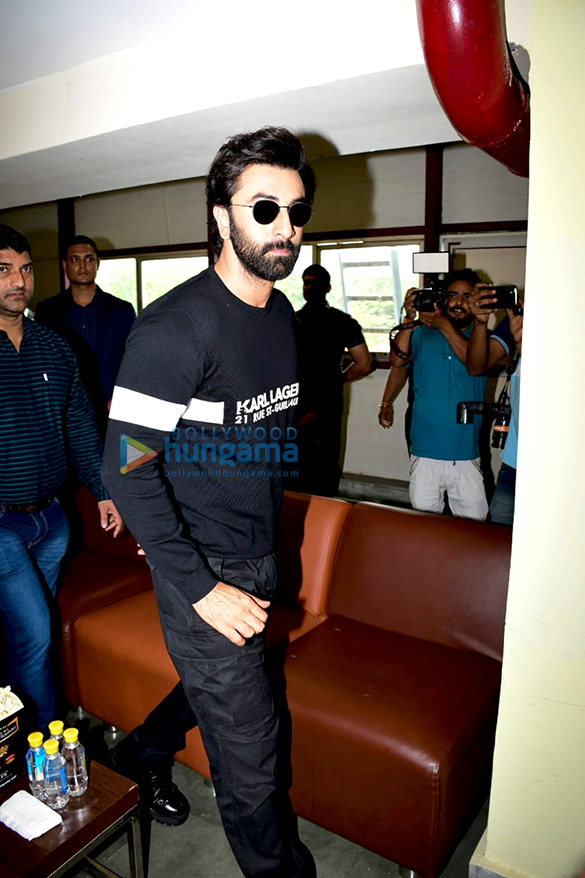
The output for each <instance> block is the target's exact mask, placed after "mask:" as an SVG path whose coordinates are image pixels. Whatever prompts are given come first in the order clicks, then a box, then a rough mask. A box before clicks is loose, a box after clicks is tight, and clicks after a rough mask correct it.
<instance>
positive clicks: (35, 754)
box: [26, 732, 47, 802]
mask: <svg viewBox="0 0 585 878" xmlns="http://www.w3.org/2000/svg"><path fill="white" fill-rule="evenodd" d="M27 740H28V744H29V749H28V752H27V754H26V770H27V772H28V782H29V784H30V791H31V793H32V794H33V796H35V798H37V799H41V801H43V802H44V801H45V799H46V798H47V797H46V795H45V777H44V774H43V766H44V764H45V750H44V748H43V736H42V734H41V732H31V734H30V735H29V736H28V739H27Z"/></svg>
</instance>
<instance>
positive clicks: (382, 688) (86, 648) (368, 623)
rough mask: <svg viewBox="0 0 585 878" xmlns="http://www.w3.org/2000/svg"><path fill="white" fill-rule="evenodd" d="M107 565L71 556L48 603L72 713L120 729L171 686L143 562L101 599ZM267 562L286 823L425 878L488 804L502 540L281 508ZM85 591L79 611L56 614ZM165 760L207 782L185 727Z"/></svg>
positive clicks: (313, 500)
mask: <svg viewBox="0 0 585 878" xmlns="http://www.w3.org/2000/svg"><path fill="white" fill-rule="evenodd" d="M100 536H102V537H103V536H104V535H100ZM88 548H91V546H89V547H88ZM106 555H107V549H105V548H104V549H103V550H102V551H100V552H99V556H98V557H96V555H95V553H94V554H88V553H87V549H86V548H84V549H83V551H82V552H81V554H80V556H79V557H78V558H77V559H76V564H75V565H72V567H71V570H70V571H69V574H68V577H67V581H66V584H65V588H64V589H63V591H62V592H61V598H60V600H61V606H62V612H63V614H64V617H65V619H66V620H68V621H67V622H66V625H69V633H68V638H67V642H66V643H65V642H64V654H65V653H67V655H66V656H65V655H64V672H65V674H66V675H68V677H69V679H68V687H69V688H68V691H69V692H71V693H72V694H75V695H76V696H77V700H76V702H75V701H74V702H73V703H80V704H81V705H82V706H83V707H84V708H85V709H86V710H88V711H89V712H90V713H92V714H94V715H95V716H98V717H100V718H101V719H103V720H105V721H106V722H108V723H112V724H114V725H116V726H118V727H120V728H122V729H124V730H125V731H129V730H130V729H131V728H132V727H133V726H134V725H136V724H137V723H139V722H140V721H141V720H142V719H143V718H144V716H145V715H146V713H147V712H148V711H149V710H150V709H151V708H152V707H153V706H154V705H155V704H156V703H157V702H158V701H159V700H160V698H161V697H162V696H163V695H165V694H166V693H167V692H168V691H169V689H170V688H171V687H172V686H173V685H174V684H175V682H176V680H177V677H176V673H175V670H174V668H173V666H172V664H171V662H170V659H169V658H168V655H167V653H166V650H165V647H164V643H163V639H162V634H161V631H160V626H159V623H158V616H157V612H156V605H155V601H154V595H153V592H152V590H151V588H150V587H148V586H147V585H146V581H145V579H144V578H143V574H145V573H146V567H145V565H144V563H143V562H142V561H141V560H136V559H135V558H133V557H128V558H126V557H123V558H120V559H119V561H120V565H121V566H120V571H121V579H120V594H119V595H118V596H116V595H115V587H116V584H115V582H113V581H111V582H109V585H108V586H106V583H105V581H104V580H105V579H106V578H108V577H110V576H111V575H112V567H111V565H112V564H113V566H114V568H115V566H116V563H117V562H116V561H115V560H114V559H112V558H106ZM84 556H86V558H87V563H88V564H89V565H90V567H91V571H86V572H85V574H84V572H83V571H84V563H85V562H84ZM278 556H279V570H280V597H279V601H278V604H276V605H275V606H274V607H273V609H272V612H271V618H270V622H269V625H268V643H269V646H270V650H269V655H270V657H271V666H273V668H274V669H275V671H278V667H279V662H280V661H283V662H284V664H283V669H284V680H285V682H286V688H287V700H288V706H289V710H290V715H291V717H292V748H291V757H292V788H291V796H292V799H293V804H294V806H295V809H296V811H297V813H298V814H300V815H301V816H303V817H306V818H307V819H309V820H311V821H313V822H315V823H318V824H320V825H322V826H324V827H326V828H327V829H330V830H332V831H333V832H335V833H337V834H339V835H342V836H344V837H346V838H348V839H350V840H352V841H355V842H356V843H358V844H360V845H362V846H364V847H366V848H369V849H371V850H373V851H376V852H377V853H379V854H381V855H382V856H384V857H387V858H389V859H391V860H393V861H395V862H397V863H399V864H400V865H401V866H403V867H405V868H408V869H410V870H413V871H414V872H417V873H419V874H420V875H423V876H425V878H434V876H437V875H438V874H439V873H440V871H441V870H442V869H443V868H444V866H445V865H446V863H447V861H448V859H449V857H450V855H451V854H452V852H453V850H454V848H455V846H456V845H457V844H458V842H459V841H460V839H461V837H462V835H463V834H464V833H465V831H466V830H467V828H468V826H469V824H470V823H471V821H472V820H473V818H474V817H475V815H476V813H477V811H478V809H479V807H480V805H481V803H482V802H483V801H484V799H485V798H486V796H487V793H488V790H489V779H490V772H491V754H492V749H493V737H494V730H495V721H496V711H497V704H498V691H499V681H500V669H501V657H502V641H503V630H504V617H505V605H506V593H507V582H508V571H509V561H510V531H509V529H508V528H504V527H498V526H497V525H489V524H482V523H479V522H472V521H467V520H463V519H453V518H448V517H443V516H434V515H426V514H423V513H416V512H411V511H408V510H400V509H394V508H391V507H385V506H379V505H377V504H373V503H357V504H356V505H355V506H351V505H350V504H348V503H346V502H344V501H341V500H331V499H326V498H321V497H312V496H308V495H302V494H292V493H289V494H287V495H286V497H285V503H284V509H283V518H282V537H281V541H280V545H279V550H278ZM122 562H125V563H122ZM102 564H105V565H106V566H100V565H102ZM129 564H135V565H137V569H140V570H141V574H140V575H139V574H138V573H137V570H134V572H133V570H131V569H130V568H129V566H128V565H129ZM72 577H75V579H76V580H78V585H77V586H75V583H74V582H73V581H72ZM83 582H84V583H85V588H86V589H88V583H91V589H93V588H94V587H95V589H96V598H97V604H96V605H95V606H94V607H91V606H90V604H91V598H90V596H89V594H88V595H86V597H85V598H84V599H83V600H82V599H81V598H80V597H79V595H77V596H76V598H75V599H73V600H72V594H74V593H75V590H76V587H77V588H79V587H80V584H81V583H83ZM143 586H144V587H143ZM81 587H83V586H81ZM91 589H90V590H91ZM70 601H71V602H70ZM286 644H288V645H286ZM283 646H284V647H285V648H283ZM177 758H178V760H179V761H181V762H183V763H184V764H186V765H188V766H190V767H191V768H193V769H194V770H196V771H198V772H199V773H201V774H203V775H205V776H208V774H209V772H208V766H207V760H206V757H205V753H204V750H203V747H202V744H201V739H200V736H199V734H198V732H197V731H196V730H194V731H193V732H191V733H190V734H189V736H188V741H187V747H186V749H185V750H184V751H182V752H181V753H179V754H178V755H177Z"/></svg>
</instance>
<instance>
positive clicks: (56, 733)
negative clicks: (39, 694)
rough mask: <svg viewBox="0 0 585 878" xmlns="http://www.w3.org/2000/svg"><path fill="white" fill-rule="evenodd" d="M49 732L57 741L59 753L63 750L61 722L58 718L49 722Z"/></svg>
mask: <svg viewBox="0 0 585 878" xmlns="http://www.w3.org/2000/svg"><path fill="white" fill-rule="evenodd" d="M49 732H50V734H51V738H55V740H56V741H58V742H59V753H60V752H61V751H62V750H63V723H62V721H61V720H60V719H54V720H53V722H52V723H49Z"/></svg>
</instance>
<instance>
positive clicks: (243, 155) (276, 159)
mask: <svg viewBox="0 0 585 878" xmlns="http://www.w3.org/2000/svg"><path fill="white" fill-rule="evenodd" d="M250 165H272V167H275V168H285V169H286V170H291V171H298V173H299V176H300V178H301V180H302V181H303V184H304V186H305V201H307V202H308V203H309V204H311V203H312V201H313V197H314V195H315V175H314V174H313V170H312V168H311V166H310V165H309V164H308V163H307V157H306V154H305V148H304V146H303V144H302V143H301V141H300V140H299V139H298V137H295V135H294V134H292V133H291V132H290V131H288V130H287V129H286V128H273V127H266V128H260V130H259V131H253V132H252V133H249V134H236V135H235V137H231V138H230V139H229V140H228V141H227V142H226V143H224V145H223V146H222V147H221V149H220V150H219V152H218V153H217V155H216V156H215V158H214V160H213V163H212V165H211V167H210V169H209V173H208V175H207V182H206V185H205V192H206V194H207V209H208V213H209V217H210V227H211V240H212V243H213V249H214V250H215V252H216V253H221V248H222V246H223V240H222V238H221V236H220V234H219V230H218V228H217V223H216V221H215V218H214V216H213V214H212V208H213V206H214V205H215V204H220V205H222V207H227V206H228V205H229V203H230V201H231V200H232V197H233V194H234V192H235V191H236V189H237V187H238V182H239V179H240V177H241V175H242V174H243V172H244V171H245V170H246V168H248V167H249V166H250Z"/></svg>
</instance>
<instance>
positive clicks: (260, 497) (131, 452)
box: [102, 128, 315, 878]
mask: <svg viewBox="0 0 585 878" xmlns="http://www.w3.org/2000/svg"><path fill="white" fill-rule="evenodd" d="M313 194H314V177H313V174H312V171H311V169H310V168H309V166H308V165H307V164H306V161H305V154H304V150H303V147H302V145H301V143H300V141H298V140H297V138H296V137H294V135H292V134H291V133H290V132H288V131H286V130H285V129H279V128H265V129H262V130H260V131H257V132H255V133H253V134H244V135H239V136H236V137H234V138H232V139H231V140H229V141H228V142H227V143H226V144H225V145H224V146H223V147H222V148H221V149H220V151H219V152H218V154H217V156H216V158H215V159H214V162H213V164H212V167H211V169H210V172H209V175H208V178H207V200H208V205H209V208H210V210H211V211H212V214H213V220H212V235H213V243H214V248H215V251H216V253H218V254H219V256H218V259H217V262H216V263H215V265H214V266H213V267H211V268H209V269H207V271H204V272H203V273H202V274H200V275H198V276H197V277H195V278H193V279H191V280H189V281H187V282H186V283H184V284H182V285H181V286H179V287H177V288H176V289H174V290H172V291H171V292H170V293H168V294H167V295H166V296H163V297H162V298H161V299H159V300H158V301H157V302H155V303H154V304H153V305H151V306H150V307H149V308H147V309H146V310H145V311H144V312H143V313H142V314H141V315H140V317H139V318H138V320H137V321H136V324H135V326H134V328H133V330H132V332H131V335H130V338H129V340H128V343H127V348H126V353H125V356H124V360H123V362H122V366H121V368H120V372H119V374H118V378H117V382H116V387H115V390H114V395H113V400H112V406H111V411H110V422H109V427H108V435H107V440H106V451H105V455H104V465H103V473H102V474H103V479H104V483H105V485H106V486H107V487H108V489H109V490H110V491H111V493H112V496H113V497H114V498H115V500H116V502H117V504H118V506H119V508H120V511H121V513H122V515H123V517H124V519H125V521H126V522H127V524H128V526H129V528H130V530H131V531H132V533H133V535H134V536H135V537H136V539H137V540H138V542H139V543H140V544H141V546H142V547H143V549H144V551H145V553H146V558H147V561H148V563H149V566H150V567H151V570H152V578H153V583H154V588H155V593H156V598H157V603H158V608H159V614H160V619H161V625H162V628H163V632H164V636H165V641H166V644H167V648H168V650H169V654H170V656H171V658H172V660H173V662H174V664H175V667H176V668H177V671H178V673H179V676H180V678H181V682H180V683H179V684H178V685H177V687H176V688H175V689H174V690H173V691H172V692H171V693H170V695H169V696H167V698H166V699H164V701H163V702H162V703H161V704H160V705H158V707H157V708H155V710H154V711H153V712H152V713H151V714H150V715H149V716H148V717H147V719H146V720H145V722H144V723H143V724H142V725H141V726H140V727H138V729H136V730H135V731H134V732H133V733H132V734H131V735H130V736H129V738H128V739H127V741H126V742H124V744H125V754H124V757H125V759H126V761H128V760H129V761H130V762H131V763H132V764H133V765H134V766H135V767H136V770H138V767H139V766H143V768H144V769H145V771H146V772H147V774H148V778H149V780H150V784H149V786H147V789H148V792H149V794H150V796H151V813H152V815H153V816H154V817H155V818H156V819H159V820H161V821H163V822H167V823H175V824H177V823H180V822H183V820H185V819H186V817H187V814H188V803H187V802H186V800H185V799H184V797H183V796H182V794H181V793H180V792H179V790H177V788H176V787H175V786H174V784H172V783H171V775H170V770H171V766H172V760H173V756H174V753H175V751H176V750H178V749H181V748H182V747H184V745H185V744H184V735H185V732H186V731H187V730H188V729H189V728H192V727H193V726H194V725H195V724H199V728H200V731H201V735H202V738H203V742H204V744H205V748H206V752H207V755H208V758H209V763H210V768H211V774H212V779H213V783H214V786H215V791H216V794H217V802H218V807H219V809H220V813H221V816H222V820H223V824H224V827H225V830H226V833H227V836H228V839H229V842H230V844H231V846H232V849H233V851H234V854H235V856H236V858H237V860H238V863H239V865H240V868H241V869H242V872H243V874H244V875H245V876H246V878H260V876H262V878H305V876H310V875H314V874H315V873H314V864H313V862H312V858H311V857H310V854H309V853H308V851H307V849H306V848H304V846H303V845H302V844H301V843H300V842H299V840H298V837H296V835H295V834H294V831H293V832H291V833H289V832H288V827H287V826H285V821H284V820H283V817H282V814H283V810H284V811H287V810H288V808H287V807H285V808H284V809H282V807H281V804H282V796H281V792H280V791H277V789H276V739H277V729H278V721H277V717H276V714H275V711H274V707H273V703H272V697H271V692H270V687H269V684H268V682H267V679H266V676H265V673H264V628H265V625H266V622H267V618H268V615H267V610H268V608H269V606H270V601H271V598H272V595H273V593H274V589H275V586H276V574H275V560H274V554H273V553H274V548H275V540H276V528H277V524H278V519H279V515H280V507H281V501H282V478H283V473H284V472H286V471H287V470H288V469H289V468H290V466H289V463H291V464H292V467H293V468H294V464H295V460H296V446H295V443H294V441H293V440H294V431H293V430H292V420H293V415H294V410H295V406H296V404H297V401H298V380H297V372H296V348H295V329H294V313H293V310H292V307H291V305H290V304H289V302H288V300H287V299H286V297H285V296H284V295H283V294H282V293H280V292H279V291H278V290H275V289H274V288H273V285H274V282H275V281H277V280H279V279H281V278H284V277H286V276H287V275H288V274H290V272H291V271H292V269H293V267H294V264H295V261H296V259H297V256H298V253H299V249H300V246H301V240H302V227H303V226H304V225H305V224H306V223H307V222H308V220H309V218H310V216H311V207H310V204H311V202H312V200H313ZM121 448H122V449H128V454H126V455H125V456H124V454H123V453H122V459H120V457H121V451H120V449H121ZM137 448H138V449H145V451H144V454H143V455H142V457H141V458H139V459H136V458H135V455H136V449H137ZM124 457H125V459H124ZM120 757H121V758H120V759H119V762H121V761H122V754H120ZM114 761H116V758H115V760H114Z"/></svg>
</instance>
